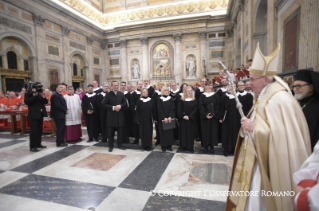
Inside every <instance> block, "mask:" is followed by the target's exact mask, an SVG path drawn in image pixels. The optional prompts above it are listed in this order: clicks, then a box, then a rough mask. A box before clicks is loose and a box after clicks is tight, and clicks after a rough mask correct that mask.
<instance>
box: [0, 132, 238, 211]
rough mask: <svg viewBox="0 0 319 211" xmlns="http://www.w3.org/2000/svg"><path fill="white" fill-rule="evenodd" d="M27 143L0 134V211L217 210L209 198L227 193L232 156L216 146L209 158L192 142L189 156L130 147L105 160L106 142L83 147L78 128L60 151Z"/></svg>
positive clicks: (216, 200)
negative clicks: (73, 139) (37, 149)
mask: <svg viewBox="0 0 319 211" xmlns="http://www.w3.org/2000/svg"><path fill="white" fill-rule="evenodd" d="M28 140H29V137H28V135H11V134H10V133H9V132H0V210H10V211H28V210H30V211H38V210H39V211H42V210H46V211H51V210H52V211H53V210H59V211H64V210H65V211H73V210H74V211H76V210H92V211H93V210H96V211H97V210H100V211H109V210H111V211H112V210H115V211H123V210H125V211H128V210H132V211H139V210H161V211H164V210H183V211H184V210H213V211H215V210H216V211H219V210H225V201H226V197H223V196H218V194H216V192H215V191H227V190H228V186H229V179H230V174H231V167H232V162H233V157H232V156H229V157H224V156H223V155H222V154H223V150H222V148H221V147H220V146H218V147H215V154H214V155H207V154H204V153H203V148H202V147H201V146H200V143H198V142H195V148H194V150H195V153H184V152H183V151H182V150H181V149H180V148H179V147H178V146H177V145H176V146H175V145H174V146H173V151H172V152H166V153H163V152H161V148H160V146H157V147H155V146H154V145H153V148H152V150H151V151H143V150H142V148H141V146H140V145H133V144H125V145H124V146H125V148H126V150H120V149H117V148H114V150H113V152H111V153H110V152H108V144H107V143H101V142H99V143H98V142H90V143H87V142H86V140H87V134H86V129H85V128H83V137H82V140H83V141H77V142H72V143H70V144H69V145H68V147H65V148H58V147H56V146H55V138H52V137H50V136H48V135H44V136H43V137H42V144H43V145H46V146H47V147H48V148H46V149H41V150H40V152H37V153H33V152H30V151H29V141H28ZM154 143H155V141H154Z"/></svg>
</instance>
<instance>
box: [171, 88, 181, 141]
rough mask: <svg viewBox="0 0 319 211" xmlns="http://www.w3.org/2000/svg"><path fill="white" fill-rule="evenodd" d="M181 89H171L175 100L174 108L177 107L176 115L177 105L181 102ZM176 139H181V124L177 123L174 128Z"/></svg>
mask: <svg viewBox="0 0 319 211" xmlns="http://www.w3.org/2000/svg"><path fill="white" fill-rule="evenodd" d="M179 93H180V92H179V89H177V90H176V91H173V90H171V91H170V96H171V97H172V98H173V101H174V109H175V116H177V113H176V112H177V105H178V102H179V99H180V98H179V96H180V95H179ZM174 140H179V126H178V124H176V127H175V129H174Z"/></svg>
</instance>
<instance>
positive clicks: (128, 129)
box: [123, 91, 135, 142]
mask: <svg viewBox="0 0 319 211" xmlns="http://www.w3.org/2000/svg"><path fill="white" fill-rule="evenodd" d="M132 93H133V92H132ZM132 93H131V92H128V91H125V92H124V96H125V98H126V100H127V103H128V108H126V109H125V110H124V111H123V112H124V119H125V123H124V126H125V129H124V130H125V133H126V135H125V136H126V137H124V140H126V141H129V137H132V138H133V137H135V135H134V127H133V125H134V118H133V111H132V109H131V107H132ZM126 141H125V142H126Z"/></svg>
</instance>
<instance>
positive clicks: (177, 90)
mask: <svg viewBox="0 0 319 211" xmlns="http://www.w3.org/2000/svg"><path fill="white" fill-rule="evenodd" d="M171 92H173V93H174V94H176V93H177V92H179V89H176V90H175V91H174V90H173V89H172V90H171Z"/></svg>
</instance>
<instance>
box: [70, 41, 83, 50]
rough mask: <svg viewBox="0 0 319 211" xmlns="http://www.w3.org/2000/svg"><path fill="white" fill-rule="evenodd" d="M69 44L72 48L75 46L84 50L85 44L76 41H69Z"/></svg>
mask: <svg viewBox="0 0 319 211" xmlns="http://www.w3.org/2000/svg"><path fill="white" fill-rule="evenodd" d="M70 46H71V47H73V48H77V49H80V50H83V51H85V50H86V47H85V45H82V44H80V43H77V42H73V41H70Z"/></svg>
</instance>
